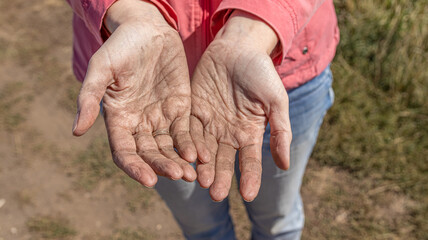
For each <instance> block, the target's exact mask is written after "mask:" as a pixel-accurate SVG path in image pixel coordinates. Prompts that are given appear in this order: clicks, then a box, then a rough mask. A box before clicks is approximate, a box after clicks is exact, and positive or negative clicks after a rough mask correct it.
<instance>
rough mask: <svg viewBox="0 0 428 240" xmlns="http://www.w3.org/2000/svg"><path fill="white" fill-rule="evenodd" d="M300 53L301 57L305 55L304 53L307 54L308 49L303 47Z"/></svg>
mask: <svg viewBox="0 0 428 240" xmlns="http://www.w3.org/2000/svg"><path fill="white" fill-rule="evenodd" d="M302 53H303V55H305V54H306V53H308V47H304V48H303V51H302Z"/></svg>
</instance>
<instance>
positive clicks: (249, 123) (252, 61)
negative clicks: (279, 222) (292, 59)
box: [190, 20, 292, 201]
mask: <svg viewBox="0 0 428 240" xmlns="http://www.w3.org/2000/svg"><path fill="white" fill-rule="evenodd" d="M229 22H232V21H231V20H229ZM239 31H241V30H239ZM219 35H221V33H220V34H219ZM219 35H217V37H216V39H215V40H214V41H213V42H212V43H211V44H210V45H209V47H208V49H207V50H206V51H205V53H204V54H203V56H202V58H201V60H200V62H199V64H198V66H197V67H196V70H195V73H194V76H193V78H192V83H191V87H192V116H191V121H190V122H191V127H190V129H191V134H192V138H193V140H194V143H195V146H196V149H197V151H198V158H199V160H203V161H205V162H207V163H205V164H203V163H201V162H199V164H198V166H197V173H198V181H199V183H200V185H201V186H202V187H205V188H208V187H210V194H211V197H212V198H213V200H215V201H221V200H223V199H224V198H226V197H227V195H228V193H229V189H230V186H231V181H232V177H233V173H234V162H235V154H236V150H239V168H240V171H241V181H240V191H241V195H242V196H243V198H244V200H246V201H252V200H253V199H254V198H255V197H256V196H257V194H258V191H259V188H260V183H261V173H262V168H261V147H262V141H263V133H264V130H265V128H266V125H267V122H268V121H269V122H270V125H271V139H270V141H271V151H272V154H273V157H274V159H275V162H276V164H277V166H278V167H280V168H282V169H287V168H288V165H289V154H290V148H289V147H290V143H291V137H292V136H291V128H290V122H289V117H288V97H287V93H286V91H285V89H284V86H283V84H282V82H281V79H280V78H279V76H278V74H277V72H276V71H275V68H274V65H273V63H272V60H271V58H270V56H269V54H268V53H267V52H266V51H265V50H264V49H261V48H260V44H258V43H256V41H255V38H253V39H251V41H245V40H242V39H243V38H241V37H239V36H238V35H236V36H238V38H235V36H233V35H232V36H233V37H228V36H231V35H230V34H229V35H228V36H226V37H222V36H219ZM225 35H226V34H225ZM208 159H211V160H210V161H209V162H208V161H206V160H208Z"/></svg>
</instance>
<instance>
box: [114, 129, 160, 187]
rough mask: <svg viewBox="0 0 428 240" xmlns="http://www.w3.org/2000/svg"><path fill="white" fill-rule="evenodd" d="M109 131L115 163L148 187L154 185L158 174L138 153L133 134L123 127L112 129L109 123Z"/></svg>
mask: <svg viewBox="0 0 428 240" xmlns="http://www.w3.org/2000/svg"><path fill="white" fill-rule="evenodd" d="M107 132H108V136H109V143H110V149H111V152H112V156H113V161H114V163H115V164H116V165H117V166H118V167H119V168H120V169H122V170H123V171H124V172H125V173H126V174H127V175H128V176H130V177H131V178H132V179H134V180H136V181H137V182H139V183H141V184H142V185H144V186H146V187H153V186H154V185H155V184H156V182H157V177H156V174H155V172H154V171H153V170H152V168H151V167H150V166H149V165H147V163H145V162H144V161H143V159H141V158H140V157H139V156H138V155H137V153H136V147H135V140H134V138H133V137H132V134H131V133H130V132H127V131H125V130H124V129H122V128H116V129H111V128H109V127H108V125H107Z"/></svg>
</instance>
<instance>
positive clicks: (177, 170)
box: [73, 0, 196, 187]
mask: <svg viewBox="0 0 428 240" xmlns="http://www.w3.org/2000/svg"><path fill="white" fill-rule="evenodd" d="M127 2H131V1H126V0H121V1H118V2H117V3H118V4H117V5H116V4H115V5H113V6H112V8H111V10H109V11H114V10H115V8H114V7H115V6H120V5H119V3H120V4H127ZM140 3H141V4H148V3H144V2H141V1H140V2H139V3H138V2H137V3H136V2H135V1H134V2H132V4H133V5H132V9H138V7H139V6H142V7H143V8H145V9H142V10H141V11H140V12H139V13H138V14H136V15H135V16H131V17H130V19H127V20H126V21H124V22H121V23H120V24H116V25H115V22H114V21H113V24H110V25H111V26H113V27H111V28H113V29H114V30H113V31H112V32H113V34H112V35H111V36H110V38H109V39H108V40H107V41H106V42H105V43H104V44H103V45H102V46H101V48H100V49H99V50H98V51H97V52H96V53H95V54H94V55H93V57H92V58H91V61H90V63H89V67H88V71H87V75H86V77H85V80H84V83H83V85H82V88H81V90H80V94H79V98H78V115H77V118H76V121H75V125H74V127H73V128H74V129H73V134H75V135H77V136H79V135H82V134H84V133H85V132H86V131H87V130H88V129H89V128H90V126H91V125H92V124H93V123H94V121H95V119H96V117H97V115H98V113H99V109H100V107H99V103H100V101H101V100H102V105H103V112H104V120H105V125H106V129H107V133H108V137H109V142H110V148H111V152H112V156H113V160H114V162H115V163H116V165H117V166H118V167H120V168H121V169H122V170H123V171H125V172H126V173H127V174H128V175H129V176H130V177H131V178H133V179H135V180H136V181H138V182H140V183H141V184H143V185H144V186H148V187H152V186H154V185H155V183H156V182H157V176H156V175H160V176H166V177H169V178H171V179H181V178H182V179H184V180H186V181H194V180H195V179H196V172H195V170H194V169H193V168H192V167H191V166H190V165H189V164H188V162H192V161H195V160H196V150H195V147H194V145H193V143H192V140H191V137H190V134H189V115H190V103H191V101H190V100H191V98H190V94H191V92H190V80H189V74H188V68H187V63H186V57H185V53H184V48H183V44H182V42H181V39H180V37H179V35H178V33H177V32H176V31H175V30H173V29H172V28H171V27H170V26H169V25H168V24H167V23H166V22H165V20H164V19H163V17H162V15H160V13H159V12H158V11H157V9H156V8H155V7H154V6H152V5H151V4H148V5H144V6H143V5H138V4H140ZM120 7H121V6H120ZM125 10H126V9H125ZM128 10H129V9H128ZM145 10H148V11H149V13H148V14H146V13H145V12H144V11H145ZM112 14H114V12H113V13H112ZM119 14H120V13H119ZM126 16H130V14H127V15H126ZM113 17H115V16H114V15H113ZM111 28H110V29H111ZM154 133H155V134H154ZM157 134H159V135H157ZM154 135H155V136H154ZM173 146H175V147H176V149H177V150H178V153H179V154H180V155H181V156H182V157H180V156H179V154H177V152H176V151H174V148H173Z"/></svg>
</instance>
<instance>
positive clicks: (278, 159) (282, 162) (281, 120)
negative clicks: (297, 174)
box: [268, 90, 292, 170]
mask: <svg viewBox="0 0 428 240" xmlns="http://www.w3.org/2000/svg"><path fill="white" fill-rule="evenodd" d="M281 95H283V96H282V97H280V98H278V99H277V100H276V101H275V102H273V103H272V105H271V106H270V111H269V112H268V118H269V124H270V127H271V131H270V149H271V152H272V156H273V159H274V161H275V164H276V165H277V166H278V167H279V168H281V169H283V170H287V169H288V168H289V166H290V144H291V140H292V133H291V124H290V118H289V111H288V96H287V93H286V92H285V90H284V94H281Z"/></svg>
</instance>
